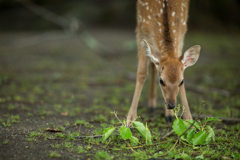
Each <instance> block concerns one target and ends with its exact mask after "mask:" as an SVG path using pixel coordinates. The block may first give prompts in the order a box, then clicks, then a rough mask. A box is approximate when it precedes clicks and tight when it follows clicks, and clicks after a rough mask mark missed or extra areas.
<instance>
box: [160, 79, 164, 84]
mask: <svg viewBox="0 0 240 160" xmlns="http://www.w3.org/2000/svg"><path fill="white" fill-rule="evenodd" d="M160 84H161V85H163V86H165V83H164V82H163V80H162V78H160Z"/></svg>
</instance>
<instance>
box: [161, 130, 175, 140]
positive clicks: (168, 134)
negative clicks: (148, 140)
mask: <svg viewBox="0 0 240 160" xmlns="http://www.w3.org/2000/svg"><path fill="white" fill-rule="evenodd" d="M173 133H174V131H173V130H171V131H170V132H168V133H166V134H165V135H164V136H162V137H161V138H160V140H164V139H165V138H166V137H168V136H170V135H171V134H173Z"/></svg>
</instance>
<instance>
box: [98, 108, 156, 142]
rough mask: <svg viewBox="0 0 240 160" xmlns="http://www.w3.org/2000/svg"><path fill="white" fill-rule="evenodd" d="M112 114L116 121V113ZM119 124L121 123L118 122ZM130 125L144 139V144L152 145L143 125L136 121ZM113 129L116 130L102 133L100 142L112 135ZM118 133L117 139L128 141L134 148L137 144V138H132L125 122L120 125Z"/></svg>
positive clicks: (107, 129) (146, 128)
mask: <svg viewBox="0 0 240 160" xmlns="http://www.w3.org/2000/svg"><path fill="white" fill-rule="evenodd" d="M114 114H115V116H116V118H117V119H118V117H117V113H115V112H114ZM118 120H119V119H118ZM119 121H120V120H119ZM120 123H122V122H121V121H120ZM132 124H133V127H134V128H135V129H136V130H137V132H138V133H139V134H140V135H141V136H142V137H143V138H144V140H145V142H146V144H152V140H151V139H152V135H151V132H150V130H149V129H148V127H147V125H146V127H145V126H144V125H143V123H141V122H138V121H133V122H132ZM115 129H116V128H115V127H110V128H106V129H105V130H104V132H103V136H102V141H105V140H106V139H107V138H108V137H109V136H110V135H111V134H112V133H113V131H114V130H115ZM119 133H120V134H119V135H120V136H119V138H120V139H123V140H130V143H131V145H132V146H136V145H137V144H138V143H139V140H138V138H137V137H135V136H133V135H132V132H131V130H130V129H129V128H128V127H126V123H125V122H124V123H122V126H121V127H120V129H119Z"/></svg>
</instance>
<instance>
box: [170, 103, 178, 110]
mask: <svg viewBox="0 0 240 160" xmlns="http://www.w3.org/2000/svg"><path fill="white" fill-rule="evenodd" d="M175 106H176V105H175V104H171V103H168V109H174V108H175Z"/></svg>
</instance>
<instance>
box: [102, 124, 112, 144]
mask: <svg viewBox="0 0 240 160" xmlns="http://www.w3.org/2000/svg"><path fill="white" fill-rule="evenodd" d="M114 130H115V127H110V128H106V129H105V130H104V132H103V136H102V140H103V141H105V140H106V139H107V138H108V137H109V136H110V135H111V134H112V133H113V131H114Z"/></svg>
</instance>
